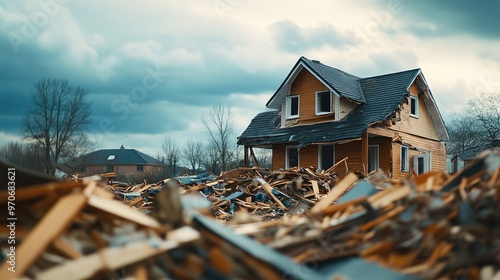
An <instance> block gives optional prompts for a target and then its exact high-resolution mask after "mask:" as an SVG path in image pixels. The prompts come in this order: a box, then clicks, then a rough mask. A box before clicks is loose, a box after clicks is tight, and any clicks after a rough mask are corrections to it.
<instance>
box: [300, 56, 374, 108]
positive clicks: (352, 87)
mask: <svg viewBox="0 0 500 280" xmlns="http://www.w3.org/2000/svg"><path fill="white" fill-rule="evenodd" d="M301 60H302V61H304V62H305V63H306V65H307V66H309V68H311V70H312V71H313V72H314V73H315V74H316V75H317V76H319V77H320V79H322V80H323V82H325V83H326V84H328V85H329V86H330V87H331V88H333V89H334V90H335V91H336V92H337V93H338V94H340V96H343V97H345V98H349V99H352V100H355V101H358V102H361V103H364V102H365V97H364V96H363V92H362V91H361V89H360V87H359V84H358V80H359V77H356V76H354V75H351V74H349V73H346V72H344V71H342V70H339V69H337V68H333V67H330V66H328V65H325V64H322V63H321V62H319V61H317V60H310V59H307V58H305V57H301Z"/></svg>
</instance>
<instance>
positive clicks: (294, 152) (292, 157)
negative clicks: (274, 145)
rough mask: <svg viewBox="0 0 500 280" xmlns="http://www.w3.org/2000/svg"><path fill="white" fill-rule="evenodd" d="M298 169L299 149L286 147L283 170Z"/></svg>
mask: <svg viewBox="0 0 500 280" xmlns="http://www.w3.org/2000/svg"><path fill="white" fill-rule="evenodd" d="M294 166H296V167H299V149H298V148H297V147H296V146H290V147H286V166H285V168H287V169H288V168H292V167H294Z"/></svg>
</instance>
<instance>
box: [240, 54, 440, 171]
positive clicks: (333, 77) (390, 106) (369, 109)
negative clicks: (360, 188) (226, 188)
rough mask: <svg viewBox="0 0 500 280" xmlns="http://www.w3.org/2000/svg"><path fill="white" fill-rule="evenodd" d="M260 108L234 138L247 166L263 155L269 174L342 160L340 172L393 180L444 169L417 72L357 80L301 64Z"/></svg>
mask: <svg viewBox="0 0 500 280" xmlns="http://www.w3.org/2000/svg"><path fill="white" fill-rule="evenodd" d="M266 107H267V108H268V109H267V110H266V111H264V112H262V113H259V114H258V115H257V116H255V117H254V119H253V120H252V121H251V123H250V124H249V126H248V127H247V128H246V130H245V131H244V132H243V133H242V134H241V136H240V137H238V144H239V145H243V146H244V147H245V164H246V165H247V166H248V165H249V161H250V159H251V158H252V157H253V159H254V160H255V156H253V155H254V153H253V148H267V149H272V151H273V153H272V168H273V169H275V170H276V169H279V168H291V167H294V166H298V167H309V166H313V167H315V168H318V169H323V170H326V169H328V168H329V167H331V166H332V165H334V164H335V163H336V162H337V161H339V160H342V159H344V158H346V157H348V161H347V162H348V165H347V168H346V167H343V168H340V169H341V170H343V169H348V170H346V171H360V172H363V173H365V174H366V173H368V172H370V171H373V170H377V169H381V170H383V171H384V172H386V173H387V174H389V175H391V176H392V177H394V178H402V177H408V176H410V174H411V173H412V172H413V171H414V172H416V173H417V174H420V173H424V172H427V171H430V170H441V171H443V170H445V169H446V142H447V141H448V133H447V131H446V128H445V125H444V122H443V119H442V117H441V114H440V112H439V110H438V107H437V105H436V102H435V100H434V98H433V96H432V93H431V91H430V89H429V86H428V84H427V82H426V80H425V77H424V75H423V73H422V70H420V69H413V70H408V71H402V72H397V73H391V74H385V75H380V76H374V77H366V78H360V77H357V76H354V75H351V74H349V73H346V72H344V71H341V70H339V69H336V68H333V67H330V66H327V65H324V64H322V63H320V62H319V61H316V60H310V59H307V58H305V57H301V58H300V59H299V60H298V61H297V63H296V64H295V65H294V66H293V68H292V70H291V71H290V73H289V74H288V75H287V76H286V78H285V79H284V81H283V82H282V83H281V85H280V86H279V87H278V89H277V90H276V92H275V93H274V95H273V96H272V97H271V99H270V100H269V101H268V102H267V104H266ZM338 173H339V175H340V176H343V175H345V173H344V172H338Z"/></svg>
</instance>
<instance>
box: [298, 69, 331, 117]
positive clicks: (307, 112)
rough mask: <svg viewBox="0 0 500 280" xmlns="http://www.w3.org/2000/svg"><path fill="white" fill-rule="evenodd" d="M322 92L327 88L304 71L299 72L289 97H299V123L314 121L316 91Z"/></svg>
mask: <svg viewBox="0 0 500 280" xmlns="http://www.w3.org/2000/svg"><path fill="white" fill-rule="evenodd" d="M322 90H328V88H327V87H326V86H325V85H324V84H323V83H321V82H320V81H319V80H318V79H316V77H314V75H313V74H311V73H310V72H309V71H307V70H306V69H302V71H300V73H299V75H297V77H296V78H295V80H294V81H293V83H292V86H291V88H290V95H297V94H299V95H300V107H299V122H302V121H305V120H313V119H316V91H322ZM332 118H333V114H331V115H330V119H332Z"/></svg>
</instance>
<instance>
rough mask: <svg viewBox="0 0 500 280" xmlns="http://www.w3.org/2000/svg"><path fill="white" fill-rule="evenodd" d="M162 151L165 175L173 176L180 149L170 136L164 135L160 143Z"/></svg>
mask: <svg viewBox="0 0 500 280" xmlns="http://www.w3.org/2000/svg"><path fill="white" fill-rule="evenodd" d="M162 149H163V153H164V154H165V159H166V163H167V175H168V176H169V177H173V176H175V173H176V172H175V171H176V170H175V166H176V165H177V164H178V163H179V157H180V150H179V148H177V144H176V143H175V141H174V140H173V139H172V138H171V137H165V140H163V144H162Z"/></svg>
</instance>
